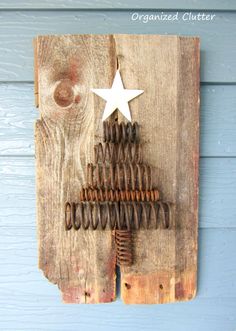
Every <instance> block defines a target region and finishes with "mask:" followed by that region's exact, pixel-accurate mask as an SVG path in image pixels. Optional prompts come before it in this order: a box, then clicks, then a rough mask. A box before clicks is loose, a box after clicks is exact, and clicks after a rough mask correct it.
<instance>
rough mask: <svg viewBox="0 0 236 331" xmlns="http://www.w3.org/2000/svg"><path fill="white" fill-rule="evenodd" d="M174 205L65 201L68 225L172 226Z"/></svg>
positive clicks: (107, 226) (141, 202)
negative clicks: (172, 206)
mask: <svg viewBox="0 0 236 331" xmlns="http://www.w3.org/2000/svg"><path fill="white" fill-rule="evenodd" d="M172 226H173V224H172V217H171V205H170V203H169V202H162V201H128V202H127V201H119V202H118V201H81V202H79V203H69V202H67V203H66V205H65V229H66V230H71V229H72V228H73V229H74V230H76V231H77V230H79V229H84V230H88V229H92V230H96V229H100V230H106V229H107V230H108V229H109V230H116V229H119V230H123V229H127V230H139V229H140V228H142V229H149V228H154V229H158V228H159V229H170V228H172Z"/></svg>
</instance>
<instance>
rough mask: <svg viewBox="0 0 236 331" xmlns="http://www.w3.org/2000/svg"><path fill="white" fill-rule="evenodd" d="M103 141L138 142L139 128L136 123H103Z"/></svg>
mask: <svg viewBox="0 0 236 331" xmlns="http://www.w3.org/2000/svg"><path fill="white" fill-rule="evenodd" d="M103 140H104V142H112V143H119V142H130V143H134V142H136V143H137V142H138V141H139V126H138V123H137V122H135V123H133V124H132V123H130V122H129V123H127V124H125V123H124V122H121V123H118V122H114V123H112V122H109V121H105V122H103Z"/></svg>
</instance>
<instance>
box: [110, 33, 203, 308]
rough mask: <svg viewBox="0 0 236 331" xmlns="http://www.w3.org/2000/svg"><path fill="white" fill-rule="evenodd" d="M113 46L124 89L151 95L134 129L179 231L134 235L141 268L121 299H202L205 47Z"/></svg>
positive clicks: (129, 275) (124, 281)
mask: <svg viewBox="0 0 236 331" xmlns="http://www.w3.org/2000/svg"><path fill="white" fill-rule="evenodd" d="M115 39H116V49H117V54H118V59H120V60H119V63H120V71H121V75H122V74H123V75H122V76H123V81H124V85H125V86H126V88H131V87H132V86H135V87H136V88H139V89H143V90H144V91H145V92H144V94H143V95H142V96H141V97H139V98H137V99H135V100H134V101H133V102H132V103H131V105H130V106H131V111H132V121H134V122H135V121H137V122H138V123H139V125H140V137H141V142H142V144H143V154H144V162H146V163H148V164H150V166H151V167H152V169H153V187H156V188H158V189H159V190H160V192H161V193H162V195H161V196H162V199H164V201H165V200H167V201H170V202H171V203H173V204H174V208H173V223H174V224H175V225H173V226H172V227H171V228H170V229H169V230H160V229H157V230H150V231H147V230H141V231H137V232H135V234H134V238H133V242H134V243H133V246H134V260H135V262H134V264H133V265H132V266H131V267H127V268H125V267H124V268H121V296H122V298H123V300H124V302H125V303H166V302H174V301H182V300H189V299H192V298H193V297H194V296H195V293H196V272H197V227H198V158H199V141H198V140H199V71H200V63H199V61H200V49H199V39H198V38H183V37H175V36H148V37H147V36H144V35H142V36H132V35H131V36H127V35H126V36H124V35H116V36H115ZM136 54H138V56H136ZM143 59H145V61H144V60H143ZM137 68H138V69H137ZM134 73H137V74H134ZM190 110H191V111H190ZM118 114H119V119H120V120H123V117H122V116H121V115H120V113H118Z"/></svg>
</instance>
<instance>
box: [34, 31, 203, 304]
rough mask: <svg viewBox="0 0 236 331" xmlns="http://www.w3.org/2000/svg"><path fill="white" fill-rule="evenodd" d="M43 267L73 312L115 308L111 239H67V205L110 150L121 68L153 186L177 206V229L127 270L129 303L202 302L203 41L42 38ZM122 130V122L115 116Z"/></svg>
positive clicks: (155, 238)
mask: <svg viewBox="0 0 236 331" xmlns="http://www.w3.org/2000/svg"><path fill="white" fill-rule="evenodd" d="M35 47H36V52H35V59H36V61H35V63H36V64H37V65H36V70H35V72H36V75H35V77H36V84H35V86H36V91H35V94H36V96H38V97H37V98H36V100H37V103H38V104H39V110H40V119H39V120H38V121H37V122H36V128H35V138H36V164H37V219H38V221H37V222H38V239H39V267H40V268H41V269H42V270H43V272H44V274H45V276H46V277H47V278H48V279H49V280H50V281H51V282H54V283H56V284H58V286H59V288H60V289H61V291H62V293H63V299H64V301H65V302H74V303H76V302H77V303H80V302H88V303H92V302H94V303H95V302H109V301H112V300H114V299H115V249H114V237H113V235H112V232H111V231H108V230H106V231H83V230H79V231H77V232H73V231H65V228H64V205H65V202H66V201H67V200H72V201H75V202H76V201H77V200H78V199H79V194H78V192H79V190H80V188H81V187H82V185H84V183H85V171H86V164H87V163H89V162H91V161H92V160H93V158H94V155H93V146H94V144H95V143H96V142H98V141H102V121H101V118H102V113H103V109H104V106H105V102H104V101H103V100H102V99H101V98H99V97H98V96H96V95H94V94H93V93H92V92H91V88H110V87H111V84H112V80H113V78H114V75H115V71H116V63H117V59H118V62H119V65H120V72H121V75H122V78H123V82H124V85H125V88H130V89H132V88H135V89H142V90H144V94H143V95H142V96H140V97H138V98H136V99H134V100H132V101H131V102H130V109H131V115H132V120H133V121H137V122H138V123H139V124H140V126H141V134H140V136H141V143H142V145H143V147H142V148H143V152H144V153H143V154H144V159H145V161H146V162H147V163H149V164H150V165H151V167H152V168H153V172H154V176H153V178H154V180H153V185H154V186H155V187H157V188H158V189H159V190H160V191H161V192H162V197H163V198H164V199H165V200H169V201H171V202H172V203H173V205H174V207H173V214H174V221H175V226H174V227H172V228H171V229H165V230H160V229H158V230H140V231H139V232H136V233H135V234H134V257H135V260H134V264H133V265H132V266H131V267H126V268H122V270H121V296H122V298H123V301H124V302H125V303H165V302H174V301H179V300H189V299H191V298H193V297H194V296H195V294H196V281H197V225H198V159H199V143H198V140H199V39H198V38H185V37H177V36H157V35H68V36H66V35H65V36H42V37H38V38H37V39H36V40H35ZM115 116H118V120H123V118H122V116H121V115H120V113H119V112H118V113H116V114H115Z"/></svg>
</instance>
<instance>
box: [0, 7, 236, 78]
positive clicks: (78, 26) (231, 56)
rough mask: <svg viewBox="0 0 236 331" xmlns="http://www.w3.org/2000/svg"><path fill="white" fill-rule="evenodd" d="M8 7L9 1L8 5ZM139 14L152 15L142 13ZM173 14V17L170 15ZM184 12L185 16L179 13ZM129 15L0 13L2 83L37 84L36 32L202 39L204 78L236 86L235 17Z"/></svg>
mask: <svg viewBox="0 0 236 331" xmlns="http://www.w3.org/2000/svg"><path fill="white" fill-rule="evenodd" d="M9 3H10V2H9ZM140 14H142V15H146V14H152V12H148V11H147V12H146V11H143V12H141V13H140ZM170 14H171V13H170ZM180 14H181V12H180ZM131 15H132V12H130V11H118V10H117V11H115V12H114V11H105V12H100V11H98V12H97V11H89V10H87V11H86V10H84V11H59V12H56V11H39V12H37V11H17V12H14V11H3V12H1V14H0V18H1V20H0V44H1V49H2V52H0V80H1V81H33V48H32V39H33V38H34V37H35V36H36V35H38V34H65V33H70V34H76V33H78V31H79V33H101V34H102V33H145V34H153V33H154V34H155V33H157V32H158V33H159V34H180V35H194V36H199V37H200V38H201V51H202V60H201V80H202V81H203V82H231V83H232V82H233V83H235V82H236V29H235V15H236V14H235V13H230V12H229V13H226V12H220V13H216V18H215V19H214V20H213V21H198V22H196V21H182V20H181V19H180V20H179V21H176V22H175V21H174V22H173V21H149V22H148V23H142V21H132V19H131Z"/></svg>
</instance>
